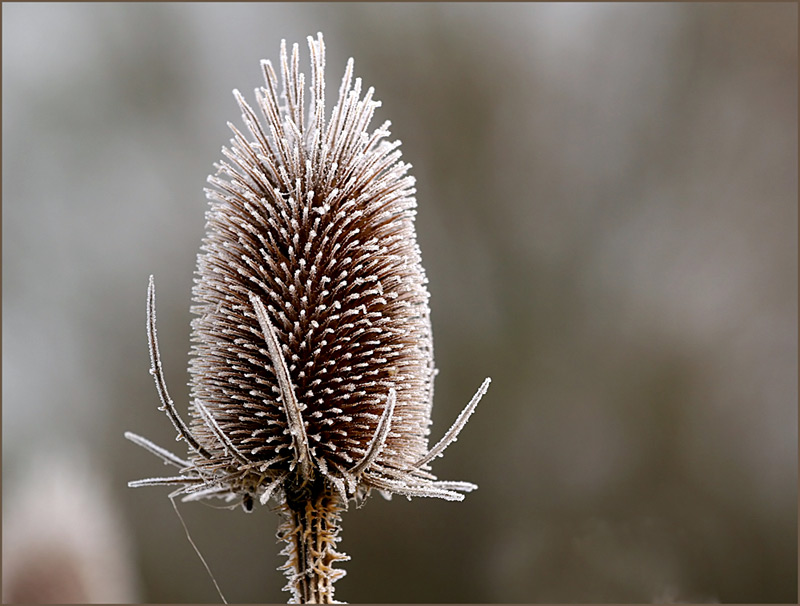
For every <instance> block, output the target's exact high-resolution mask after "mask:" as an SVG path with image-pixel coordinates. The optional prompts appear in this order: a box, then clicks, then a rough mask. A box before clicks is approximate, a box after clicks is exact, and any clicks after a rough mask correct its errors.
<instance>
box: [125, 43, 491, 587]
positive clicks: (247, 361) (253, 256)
mask: <svg viewBox="0 0 800 606" xmlns="http://www.w3.org/2000/svg"><path fill="white" fill-rule="evenodd" d="M308 42H309V49H310V54H311V83H310V87H309V93H310V100H309V103H308V104H306V100H305V96H304V95H305V92H306V87H305V76H304V74H303V73H301V72H300V71H299V49H298V45H297V44H295V45H294V46H293V48H292V52H291V56H289V54H288V53H287V49H286V44H285V41H284V42H283V43H282V44H281V60H280V73H281V80H280V84H279V80H278V76H277V75H276V73H275V70H274V68H273V66H272V64H271V63H270V62H269V61H263V62H262V69H263V72H264V78H265V86H264V87H262V88H259V89H256V91H255V100H256V103H255V109H254V108H253V107H251V106H250V105H249V104H248V103H247V102H246V101H245V99H244V97H243V96H242V95H241V94H240V93H239V92H238V91H234V96H235V98H236V101H237V102H238V104H239V107H240V108H241V111H242V119H243V122H244V124H245V126H246V129H245V131H244V132H243V131H241V130H239V129H238V128H237V127H236V126H234V125H232V124H229V127H230V128H231V130H232V132H233V138H232V139H231V146H230V147H229V148H223V150H222V153H223V155H224V156H225V158H226V159H225V160H224V161H222V162H220V163H219V164H218V165H217V166H216V168H217V173H216V175H215V176H211V177H209V183H210V184H211V186H212V187H210V188H209V189H207V190H206V193H207V196H208V198H209V201H210V204H211V209H210V211H209V212H208V213H207V226H206V227H207V232H206V236H205V238H204V240H203V244H202V247H201V252H200V254H199V256H198V268H197V275H196V278H195V285H194V288H193V298H194V301H195V303H196V305H194V306H193V307H192V312H193V313H194V314H196V315H197V317H196V318H195V319H194V320H193V322H192V342H193V345H192V351H191V356H192V358H191V362H190V367H189V370H190V373H191V400H192V401H191V404H190V409H191V421H190V423H189V424H188V425H187V424H186V423H184V421H182V420H181V417H180V416H179V414H178V412H177V410H176V409H175V406H174V404H173V403H172V401H171V400H170V398H169V395H168V393H167V390H166V384H165V383H164V380H163V376H162V371H161V362H160V354H159V352H158V342H157V338H156V331H155V293H154V286H153V283H152V279H151V283H150V287H149V289H148V334H149V338H150V354H151V360H152V370H151V372H152V373H153V374H154V376H155V378H156V386H157V389H158V392H159V395H160V397H161V400H162V403H163V408H164V409H165V410H166V412H167V414H168V416H169V417H170V419H171V420H172V422H173V424H174V425H175V428H176V429H177V431H178V434H179V437H182V438H183V439H184V440H186V442H187V444H188V446H189V455H188V458H187V460H183V459H181V458H180V457H178V456H176V455H174V454H172V453H169V452H168V451H166V450H164V449H162V448H160V447H159V446H156V445H155V444H153V443H151V442H149V441H148V440H146V439H145V438H141V437H139V436H136V435H135V434H127V436H128V438H129V439H131V440H132V441H134V442H136V443H137V444H139V445H141V446H143V447H144V448H146V449H148V450H150V451H151V452H153V453H154V454H156V455H157V456H159V457H160V458H161V459H162V460H164V461H165V462H166V463H169V464H172V465H174V466H176V467H178V468H180V472H179V475H178V476H173V477H169V478H155V479H152V480H140V481H138V482H132V483H131V485H133V486H142V485H155V484H176V485H178V486H179V488H178V490H176V493H175V494H181V495H183V499H184V500H197V499H207V498H212V497H221V498H224V499H227V500H228V501H237V502H240V503H241V504H242V506H243V507H244V508H245V509H247V510H248V511H249V510H250V509H251V508H252V506H253V504H254V502H260V503H261V504H266V503H267V501H268V500H269V499H270V497H271V496H274V497H276V498H277V500H278V502H279V504H280V509H281V511H282V513H283V515H284V522H283V524H282V525H281V528H280V530H279V536H280V537H281V538H283V539H284V540H285V541H286V542H287V547H286V549H285V550H284V553H285V554H286V555H287V556H288V557H289V561H288V562H287V564H286V566H285V567H284V568H285V569H286V571H287V572H286V574H287V576H288V577H289V584H288V585H287V589H288V590H290V591H291V592H292V595H293V598H294V599H295V600H296V601H299V602H310V601H329V600H331V599H332V596H333V588H332V584H333V581H335V580H336V579H337V578H339V577H340V576H342V575H343V574H344V572H343V571H341V570H337V569H333V568H332V564H333V563H334V562H336V561H338V560H342V559H346V556H344V555H342V554H339V553H337V552H336V551H335V549H334V546H335V543H336V542H337V541H338V530H339V528H338V520H339V511H340V510H341V509H342V508H343V507H346V506H347V503H348V502H349V501H350V500H353V499H354V500H357V501H360V500H361V499H362V498H363V497H365V496H366V495H367V494H368V493H369V492H370V490H371V489H373V488H374V489H378V490H380V491H381V492H382V493H383V494H384V495H386V496H389V495H391V494H392V493H398V494H401V495H405V496H408V497H412V496H427V497H439V498H443V499H448V500H461V499H463V495H462V494H461V493H462V492H468V491H470V490H473V489H474V488H476V486H475V485H474V484H470V483H468V482H442V481H437V479H436V477H435V476H434V475H432V474H431V473H430V465H429V464H430V462H431V461H432V460H433V459H434V458H436V457H437V456H439V455H441V454H442V451H443V450H444V449H445V448H446V447H447V445H449V444H450V443H451V442H453V441H455V439H456V436H457V434H458V432H459V431H460V430H461V428H462V427H463V426H464V424H465V423H466V421H467V419H468V418H469V415H470V414H471V413H472V411H473V410H474V409H475V406H476V405H477V403H478V400H479V399H480V398H481V396H482V395H483V394H484V393H485V391H486V389H487V388H488V383H489V379H487V380H486V381H484V383H483V385H481V387H480V389H479V390H478V393H476V394H475V396H474V397H473V399H472V401H471V402H470V403H469V404H468V405H467V407H466V408H465V409H464V411H463V412H462V413H461V415H459V417H458V419H457V420H456V423H455V424H454V425H453V427H451V429H450V430H449V431H448V432H447V433H446V434H445V436H444V438H442V440H441V441H440V442H439V443H437V444H436V445H435V446H434V447H433V448H430V449H429V447H428V435H429V425H430V415H431V407H432V398H433V377H434V365H433V343H432V337H431V325H430V315H429V307H428V298H429V295H428V291H427V288H426V286H425V284H426V277H425V272H424V270H423V268H422V265H421V262H420V261H421V259H420V250H419V246H418V245H417V241H416V233H415V231H414V216H415V207H416V201H415V199H414V193H415V190H414V179H413V177H411V176H410V175H408V169H409V165H408V164H406V163H404V162H402V161H401V159H400V158H401V152H400V150H399V145H400V142H399V141H394V142H390V141H388V140H387V137H388V136H389V134H390V133H389V130H388V128H389V125H390V123H389V122H385V123H384V124H382V125H381V126H380V127H379V128H377V129H376V130H374V131H372V132H370V131H369V124H370V121H371V119H372V117H373V113H374V111H375V109H376V108H377V107H378V106H379V105H380V102H378V101H375V100H373V98H372V96H373V89H372V88H369V89H367V91H366V92H365V93H362V84H361V79H360V78H355V79H354V78H353V60H352V59H350V60H349V61H348V63H347V67H346V69H345V73H344V77H343V78H342V82H341V85H340V87H339V96H338V100H337V102H336V104H335V106H334V107H333V110H332V112H331V114H330V117H327V116H326V110H325V77H324V69H325V47H324V45H323V41H322V35H321V34H319V35H318V38H317V39H316V40H314V39H313V38H311V37H309V38H308ZM279 90H280V93H279ZM306 110H307V111H306ZM309 537H312V538H313V539H314V541H315V542H314V548H309V547H308V545H309V544H310V543H307V541H308V538H309ZM316 577H319V578H316ZM315 578H316V580H314V579H315Z"/></svg>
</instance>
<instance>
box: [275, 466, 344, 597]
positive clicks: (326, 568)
mask: <svg viewBox="0 0 800 606" xmlns="http://www.w3.org/2000/svg"><path fill="white" fill-rule="evenodd" d="M343 507H344V505H343V503H342V501H341V498H340V497H339V495H338V494H337V493H336V492H335V491H334V490H332V489H331V487H330V486H329V485H328V483H327V482H319V483H317V484H316V485H315V486H313V487H311V495H310V496H309V498H300V499H298V500H293V499H292V498H291V497H289V495H287V499H286V501H285V502H284V503H283V504H282V505H281V508H280V513H281V516H282V518H283V521H282V522H281V524H280V526H279V527H278V538H279V539H281V540H282V541H285V542H286V544H287V545H286V547H285V548H284V549H283V551H281V554H282V555H286V556H288V560H287V562H286V564H284V565H283V566H282V567H281V570H284V573H285V574H286V577H287V578H288V579H289V582H288V583H287V584H286V587H284V589H285V590H289V591H291V592H292V595H293V602H294V603H298V604H333V603H336V602H335V600H334V599H333V584H334V583H335V582H336V581H337V580H338V579H340V578H342V577H343V576H344V575H345V571H344V570H340V569H335V568H333V565H334V563H335V562H337V561H345V560H349V559H350V557H349V556H347V555H345V554H343V553H339V552H338V551H336V543H338V542H339V540H340V539H339V536H338V535H339V529H340V521H341V510H342V509H343Z"/></svg>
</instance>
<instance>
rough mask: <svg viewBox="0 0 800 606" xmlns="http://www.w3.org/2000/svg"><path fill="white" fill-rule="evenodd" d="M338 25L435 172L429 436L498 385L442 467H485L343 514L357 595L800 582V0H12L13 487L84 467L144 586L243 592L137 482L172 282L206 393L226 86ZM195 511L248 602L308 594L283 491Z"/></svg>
mask: <svg viewBox="0 0 800 606" xmlns="http://www.w3.org/2000/svg"><path fill="white" fill-rule="evenodd" d="M319 30H322V31H323V32H324V35H325V41H326V45H327V50H328V62H327V73H328V78H329V89H328V90H329V91H331V95H333V92H334V91H335V90H336V88H337V87H338V81H339V79H340V76H341V73H342V71H343V69H344V64H345V61H346V59H347V58H348V57H349V56H353V57H354V58H355V68H356V74H357V75H359V76H362V77H363V79H364V81H365V84H366V85H371V86H374V87H375V88H376V97H377V98H378V99H381V100H382V102H383V107H382V108H381V109H380V110H379V113H378V116H377V117H376V120H375V121H374V122H373V126H377V125H378V124H380V122H381V121H382V120H384V119H391V120H392V122H393V125H392V133H393V136H394V137H396V138H400V139H402V141H403V148H402V149H403V151H404V158H405V159H406V160H407V161H409V162H411V163H412V164H413V165H414V168H413V169H412V173H413V174H414V175H415V176H416V178H417V181H418V184H417V188H418V194H417V199H418V202H419V215H418V221H417V229H418V236H419V241H420V245H421V248H422V253H423V261H424V264H425V267H426V270H427V273H428V276H429V278H430V291H431V294H432V301H431V304H432V314H433V325H434V335H435V345H436V360H437V365H438V368H439V369H440V371H441V372H440V374H439V378H438V380H437V385H436V405H435V407H434V412H433V415H434V429H433V439H438V436H440V435H441V434H442V433H443V432H444V431H445V430H446V429H447V427H449V424H450V423H451V422H452V420H453V419H454V418H455V416H456V414H457V413H458V411H459V410H460V409H461V407H462V406H463V405H464V404H465V403H466V402H467V401H468V399H469V398H470V396H471V395H472V393H473V392H474V390H475V389H476V388H477V387H478V385H479V384H480V382H481V381H482V380H483V378H484V377H486V376H491V377H492V378H493V383H492V386H491V388H490V390H489V393H488V395H487V397H486V398H485V399H484V401H483V402H482V403H481V405H480V407H479V409H478V411H477V412H476V414H475V415H474V417H473V419H472V420H471V421H470V423H469V425H468V426H467V428H466V429H465V431H464V432H463V434H462V436H461V438H460V439H459V441H458V443H457V444H456V445H454V446H453V447H451V449H450V450H449V451H448V454H447V456H446V457H445V458H444V459H440V460H439V461H437V463H436V465H435V468H434V471H435V472H436V473H437V475H439V477H441V478H443V479H454V480H469V481H474V482H476V483H477V484H478V485H479V486H480V489H479V490H478V491H477V492H475V493H473V494H470V495H468V497H467V499H466V501H465V502H463V503H460V504H453V503H446V502H439V501H431V500H415V501H411V502H409V501H407V500H405V499H401V498H395V499H393V500H392V501H391V502H386V501H384V500H383V499H381V498H380V497H378V496H374V497H373V498H372V499H370V500H369V502H367V504H366V506H365V507H364V508H363V509H360V510H355V509H353V508H351V510H350V511H348V512H347V513H346V514H345V516H344V531H343V542H342V543H341V547H342V549H343V550H344V551H346V552H347V553H348V554H350V555H351V557H352V558H353V559H352V561H351V562H349V563H346V564H345V565H344V567H345V568H346V570H347V571H348V575H347V576H346V577H345V578H344V579H343V580H341V581H340V582H339V583H338V584H337V597H338V598H340V599H343V600H348V601H351V602H358V601H376V602H415V601H425V602H437V601H450V602H453V601H456V602H458V601H462V602H575V601H577V602H603V601H614V602H629V601H633V602H649V601H654V600H655V601H722V602H772V601H777V602H787V603H791V602H796V600H797V517H796V511H797V395H798V394H797V385H798V382H797V381H798V375H797V363H798V360H797V334H798V326H797V270H798V266H797V218H798V217H797V161H798V158H797V77H796V76H797V67H798V65H797V6H796V5H795V4H793V3H790V4H771V5H770V4H758V5H748V4H725V3H723V4H716V3H714V4H704V5H693V4H674V5H673V4H658V5H653V4H648V5H637V4H620V5H604V4H591V5H570V4H559V5H547V4H541V5H540V4H537V5H529V4H456V3H453V4H434V5H421V4H369V3H365V4H336V5H334V4H321V5H319V4H297V5H294V4H292V5H289V4H229V5H221V4H205V3H204V4H137V5H133V4H131V5H126V4H53V5H47V4H13V3H4V4H3V214H2V218H3V223H2V226H3V229H2V235H3V249H2V250H3V283H2V286H3V291H2V292H3V325H2V328H3V479H4V483H3V497H4V501H6V502H7V501H8V500H9V499H13V498H14V495H15V493H16V492H17V491H21V490H22V487H23V486H24V485H25V484H26V482H27V483H31V482H32V483H34V485H35V486H36V488H37V489H38V490H39V494H40V498H42V499H45V500H46V499H47V498H48V496H47V495H48V489H49V487H50V484H48V483H47V482H45V481H43V480H42V478H44V477H45V476H44V474H45V472H46V468H47V467H48V465H49V463H50V462H54V461H65V460H66V461H70V460H73V459H74V460H75V461H76V463H75V465H76V466H78V465H82V463H80V461H85V460H87V459H88V460H89V461H90V462H91V467H92V469H93V470H94V473H95V476H94V477H95V478H96V484H97V488H98V489H100V487H101V485H102V490H104V491H105V492H106V493H107V497H108V499H109V500H110V503H111V505H110V507H111V508H112V509H113V512H114V515H115V516H117V518H118V520H119V524H120V525H121V526H122V527H123V529H125V532H127V535H125V532H123V533H122V534H123V538H122V539H120V543H121V546H120V549H122V550H124V549H125V546H124V545H122V543H125V541H126V540H127V545H128V549H129V553H131V556H130V560H129V561H130V564H129V571H130V574H131V577H132V578H135V579H136V582H137V583H138V588H139V589H138V591H134V593H135V595H131V596H130V599H138V600H144V601H158V602H175V601H196V602H204V601H206V602H207V601H215V600H217V599H218V598H217V595H216V593H215V592H214V589H213V586H212V584H211V582H210V580H209V578H208V576H207V574H206V573H205V571H204V570H203V568H202V565H201V564H200V562H199V561H198V559H197V557H196V556H195V554H194V553H193V551H192V549H191V546H190V545H189V543H188V541H187V540H186V538H185V536H184V534H183V530H182V528H181V526H180V522H179V521H178V519H177V518H176V517H175V515H174V513H173V511H172V508H171V506H170V504H169V502H168V500H167V498H166V494H167V492H168V489H166V488H165V489H158V488H151V489H141V490H136V491H133V490H128V489H127V488H126V487H125V483H126V482H127V481H128V480H130V479H136V478H141V477H151V476H155V475H159V474H161V473H162V472H163V471H164V470H165V468H163V467H162V466H161V465H160V464H159V462H158V461H157V460H156V459H155V458H153V457H151V456H150V455H148V454H147V453H145V452H144V451H140V450H139V449H138V448H137V447H136V446H134V445H133V444H130V443H129V442H127V441H125V440H124V439H123V438H122V433H123V431H125V430H132V431H135V432H137V433H141V434H143V435H146V436H148V437H150V438H152V439H153V440H155V441H156V442H159V443H161V444H162V445H165V446H170V447H171V446H173V445H174V442H173V441H172V440H173V436H174V432H173V430H172V428H171V426H170V424H169V422H168V421H167V419H166V418H165V417H164V416H163V414H162V413H160V412H158V411H157V410H156V406H157V398H156V393H155V389H154V387H153V385H152V381H151V378H150V376H149V375H148V372H147V369H148V359H147V347H146V345H147V342H146V336H145V316H144V312H145V305H144V304H145V289H146V285H147V276H148V274H150V273H153V274H155V277H156V284H157V285H158V288H159V290H158V294H159V297H158V312H159V329H160V330H159V335H160V338H161V347H162V353H163V355H164V358H165V360H164V364H165V368H166V374H167V380H168V382H169V385H170V389H171V391H172V395H173V397H174V399H175V400H176V402H178V403H179V406H180V407H181V409H182V410H185V406H186V402H187V393H188V388H187V387H186V382H187V380H188V375H187V373H186V367H187V362H188V356H187V352H188V347H189V321H190V315H189V311H188V309H189V304H190V290H191V285H192V273H193V270H194V264H195V259H196V254H197V251H198V247H199V243H200V239H201V237H202V234H203V227H204V217H203V213H204V211H205V209H206V201H205V198H204V195H203V191H202V189H203V187H204V186H205V178H206V176H207V175H208V174H209V172H211V171H212V164H213V162H215V161H216V160H218V159H219V158H220V157H221V155H220V153H219V150H220V147H221V146H222V145H223V144H227V142H228V139H229V136H230V135H229V131H228V130H227V127H226V125H225V123H226V121H228V120H230V121H233V122H235V123H237V124H240V123H241V122H240V120H239V116H238V111H237V107H236V105H235V102H234V100H233V97H232V95H231V93H230V91H231V89H233V88H239V89H240V90H242V92H243V93H244V94H245V96H246V97H247V98H248V99H252V89H253V88H254V87H256V86H258V85H260V83H261V82H260V71H259V64H258V62H259V60H260V59H265V58H269V59H272V60H273V62H274V61H275V60H276V59H277V57H278V48H279V43H280V39H281V38H286V39H287V40H288V41H289V42H290V43H291V42H294V41H297V42H300V43H301V62H302V65H303V69H304V71H306V72H307V73H308V72H309V68H308V66H307V57H308V51H307V46H306V42H305V37H306V36H307V35H309V34H312V35H315V34H316V32H317V31H319ZM34 454H36V455H37V456H36V457H34V456H33V455H34ZM36 461H38V463H36ZM36 465H42V466H44V468H45V469H44V470H43V469H40V468H38V467H36ZM181 510H182V512H183V515H184V517H185V519H186V522H187V524H188V525H189V528H190V530H191V531H192V536H193V538H194V540H195V541H196V543H197V544H198V546H199V547H200V549H201V550H202V551H203V553H204V555H205V557H206V559H207V560H208V562H209V565H210V566H211V568H212V570H213V571H214V573H215V576H216V578H217V580H218V582H219V583H220V585H221V587H222V589H223V591H224V592H225V593H226V596H227V598H228V599H229V600H230V601H238V602H257V601H285V600H286V598H287V597H288V594H285V593H282V592H281V587H282V586H283V584H284V579H283V577H282V576H281V574H280V573H279V572H276V570H275V568H276V566H277V565H279V564H280V563H282V558H281V557H279V556H278V555H277V552H278V546H277V545H276V544H275V539H274V531H275V528H276V524H277V517H276V516H275V515H274V514H273V513H271V512H269V511H268V510H266V509H263V508H261V509H258V510H257V511H256V512H255V513H254V514H252V515H250V516H247V515H246V514H244V513H243V512H241V511H239V510H237V511H235V512H229V511H217V510H214V509H211V508H208V507H204V506H203V505H201V504H197V503H191V504H186V505H184V506H182V507H181ZM5 514H6V510H5V508H4V526H6V524H9V523H10V522H9V521H8V520H7V516H6V515H5ZM52 515H54V516H57V515H58V511H56V510H54V511H53V512H52ZM124 536H127V539H125V538H124ZM9 557H11V556H9Z"/></svg>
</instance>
